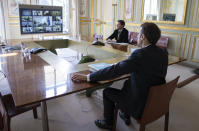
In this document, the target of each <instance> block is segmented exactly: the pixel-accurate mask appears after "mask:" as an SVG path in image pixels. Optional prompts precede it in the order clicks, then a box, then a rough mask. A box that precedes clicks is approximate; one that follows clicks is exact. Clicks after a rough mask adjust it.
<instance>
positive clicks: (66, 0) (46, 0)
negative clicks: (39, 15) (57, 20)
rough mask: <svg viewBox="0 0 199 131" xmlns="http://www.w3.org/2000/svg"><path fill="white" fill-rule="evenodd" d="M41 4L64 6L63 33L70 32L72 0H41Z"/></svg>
mask: <svg viewBox="0 0 199 131" xmlns="http://www.w3.org/2000/svg"><path fill="white" fill-rule="evenodd" d="M38 4H39V5H49V6H52V5H53V6H62V9H63V10H62V13H63V33H69V32H70V6H69V5H70V0H39V2H38Z"/></svg>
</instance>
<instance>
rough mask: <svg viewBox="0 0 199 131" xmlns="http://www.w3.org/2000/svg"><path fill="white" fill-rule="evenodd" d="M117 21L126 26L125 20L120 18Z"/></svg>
mask: <svg viewBox="0 0 199 131" xmlns="http://www.w3.org/2000/svg"><path fill="white" fill-rule="evenodd" d="M117 22H119V23H120V24H121V25H123V26H125V22H124V20H118V21H117Z"/></svg>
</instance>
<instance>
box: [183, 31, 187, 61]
mask: <svg viewBox="0 0 199 131" xmlns="http://www.w3.org/2000/svg"><path fill="white" fill-rule="evenodd" d="M186 45H187V34H185V38H184V48H183V53H182V56H183V58H184V54H185V49H186Z"/></svg>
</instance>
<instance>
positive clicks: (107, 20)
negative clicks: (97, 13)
mask: <svg viewBox="0 0 199 131" xmlns="http://www.w3.org/2000/svg"><path fill="white" fill-rule="evenodd" d="M104 1H109V0H104ZM104 4H106V3H104ZM112 4H113V0H111V5H110V6H111V16H110V17H111V18H113V6H112ZM104 14H106V13H105V12H104ZM103 17H104V21H106V22H109V21H110V22H112V21H113V19H105V15H104V16H103Z"/></svg>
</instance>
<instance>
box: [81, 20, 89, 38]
mask: <svg viewBox="0 0 199 131" xmlns="http://www.w3.org/2000/svg"><path fill="white" fill-rule="evenodd" d="M89 24H90V23H81V25H80V29H81V26H88V28H87V29H88V34H86V35H82V34H81V36H82V37H85V38H86V39H87V40H89V36H90V34H89ZM80 33H82V32H80Z"/></svg>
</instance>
